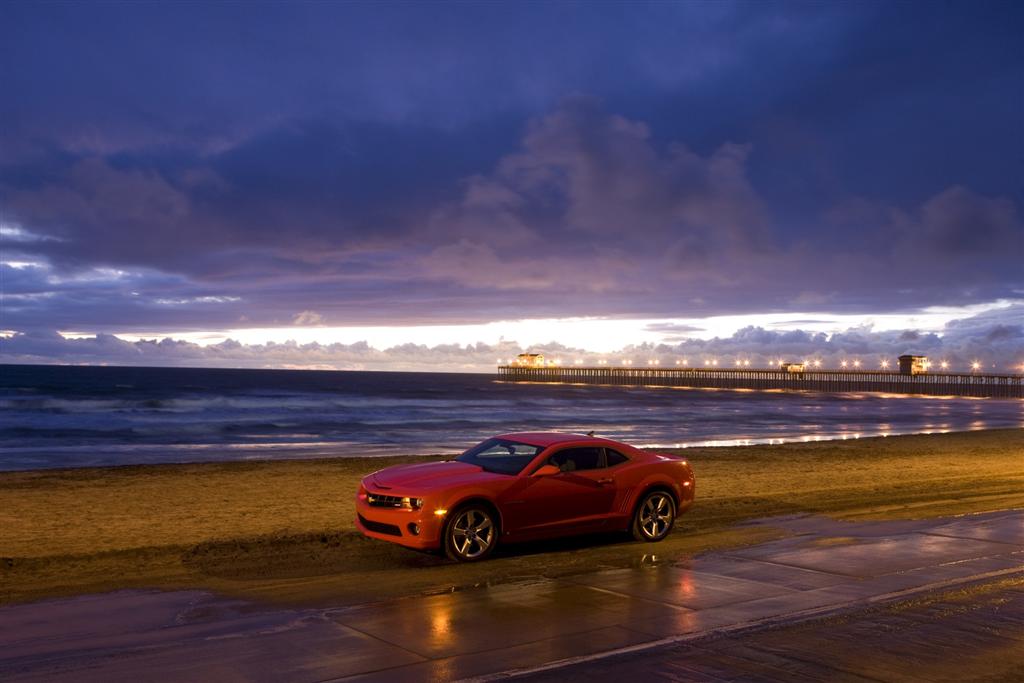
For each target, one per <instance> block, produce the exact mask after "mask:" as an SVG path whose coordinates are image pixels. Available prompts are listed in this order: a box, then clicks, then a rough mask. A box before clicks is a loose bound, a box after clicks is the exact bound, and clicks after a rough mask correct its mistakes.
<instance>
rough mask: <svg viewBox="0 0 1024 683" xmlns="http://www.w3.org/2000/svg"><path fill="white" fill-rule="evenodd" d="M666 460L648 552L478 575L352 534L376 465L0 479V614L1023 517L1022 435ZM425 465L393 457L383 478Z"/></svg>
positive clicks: (381, 582)
mask: <svg viewBox="0 0 1024 683" xmlns="http://www.w3.org/2000/svg"><path fill="white" fill-rule="evenodd" d="M681 452H682V453H683V454H685V455H686V457H687V458H689V459H690V461H691V463H692V464H693V467H694V470H695V472H696V476H697V502H696V503H695V505H694V508H693V509H692V510H691V511H690V512H688V513H686V514H685V515H683V516H682V517H680V519H679V521H678V523H677V529H676V531H675V532H674V533H673V534H671V535H670V537H669V538H668V539H666V540H665V541H663V542H662V543H659V544H657V545H655V546H650V545H643V544H636V543H631V542H628V541H627V540H626V539H624V538H622V537H620V536H607V537H606V536H596V537H581V538H574V539H567V540H560V541H552V542H545V543H538V544H528V545H524V546H507V548H506V549H505V551H504V552H502V553H501V554H500V556H498V557H496V558H494V559H493V560H490V561H488V562H486V563H482V564H479V565H454V564H451V563H449V562H448V561H446V560H444V559H442V558H440V557H438V556H435V555H429V554H423V553H417V552H415V551H409V550H406V549H403V548H399V547H397V546H394V545H392V544H387V543H383V542H379V541H372V540H369V539H365V538H363V537H362V536H360V535H359V534H358V533H357V532H356V531H355V529H354V525H353V523H352V518H353V517H354V511H353V510H354V507H353V504H352V496H353V495H354V491H355V487H356V485H357V483H358V480H359V479H360V478H361V477H362V476H364V475H365V474H368V473H369V472H371V471H373V470H376V469H379V468H380V467H381V465H382V463H381V459H380V458H359V457H354V458H353V457H350V458H326V459H310V460H279V461H244V462H237V461H235V462H216V463H202V464H160V465H123V466H116V467H100V468H68V469H62V470H57V469H47V470H34V471H21V472H2V473H0V529H2V530H3V531H2V532H0V604H7V603H15V602H25V601H32V600H37V599H41V598H46V597H56V596H67V595H76V594H80V593H86V592H102V591H108V590H117V589H119V588H201V589H208V590H214V591H217V592H221V593H225V594H230V595H239V596H247V597H252V598H256V599H261V600H267V601H271V602H291V603H309V602H316V603H318V604H322V603H324V602H327V603H329V604H337V605H348V604H356V603H357V602H360V601H362V602H365V601H366V600H367V599H368V597H372V599H383V598H387V597H398V596H403V595H414V594H422V593H425V592H437V591H449V590H453V589H456V588H459V587H466V586H473V585H478V584H481V583H504V582H509V581H518V580H526V579H531V578H536V577H541V576H543V577H552V576H564V575H568V574H573V573H579V572H582V571H592V570H594V569H595V568H614V567H626V566H637V565H641V564H644V563H651V562H654V563H661V562H671V561H673V560H676V559H680V558H683V557H689V556H692V555H694V554H697V553H700V552H705V551H707V550H711V549H721V548H726V547H735V546H738V545H747V544H751V543H758V542H762V541H765V540H768V539H770V538H773V537H777V536H778V535H779V534H781V533H782V532H780V531H779V530H777V529H772V528H771V527H770V526H764V525H758V526H751V525H744V524H743V523H744V522H750V521H753V520H761V519H765V518H770V517H773V516H778V515H792V514H821V515H828V516H831V517H835V518H839V519H907V518H915V517H917V518H920V517H934V516H946V515H950V514H967V513H971V512H981V511H990V510H997V509H1006V508H1014V507H1024V429H1008V430H989V431H973V432H957V433H950V434H933V435H908V436H890V437H871V438H868V437H865V438H861V439H856V440H847V441H842V440H836V441H819V442H814V441H812V442H810V443H789V444H782V445H752V446H738V447H705V448H686V449H681ZM428 459H433V458H432V457H431V456H405V457H401V456H394V457H388V460H387V464H398V463H399V462H418V461H423V460H428ZM53 510H62V511H63V512H64V516H62V517H61V518H59V519H58V518H56V517H55V515H53ZM652 557H653V558H654V559H652ZM412 569H415V570H416V571H410V570H412Z"/></svg>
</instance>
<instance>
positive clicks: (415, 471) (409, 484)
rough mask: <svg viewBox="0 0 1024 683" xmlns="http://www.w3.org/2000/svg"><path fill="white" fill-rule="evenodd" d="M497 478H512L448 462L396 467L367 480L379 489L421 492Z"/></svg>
mask: <svg viewBox="0 0 1024 683" xmlns="http://www.w3.org/2000/svg"><path fill="white" fill-rule="evenodd" d="M496 478H502V479H508V475H504V474H494V473H493V472H487V471H485V470H484V469H483V468H481V467H479V466H477V465H470V464H469V463H465V462H457V461H455V460H446V461H443V462H427V463H420V464H417V465H395V466H394V467H388V468H386V469H383V470H381V471H379V472H374V473H373V474H371V475H370V476H369V477H367V480H368V481H369V483H371V484H373V485H375V486H376V487H377V488H379V489H384V490H388V489H396V490H398V489H401V490H409V489H413V490H414V491H419V490H423V489H436V488H443V487H448V486H456V485H459V484H472V483H479V482H483V481H488V480H491V479H496Z"/></svg>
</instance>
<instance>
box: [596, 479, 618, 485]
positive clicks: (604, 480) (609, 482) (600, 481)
mask: <svg viewBox="0 0 1024 683" xmlns="http://www.w3.org/2000/svg"><path fill="white" fill-rule="evenodd" d="M597 483H598V484H601V485H602V486H607V485H608V484H614V483H615V480H614V479H598V480H597Z"/></svg>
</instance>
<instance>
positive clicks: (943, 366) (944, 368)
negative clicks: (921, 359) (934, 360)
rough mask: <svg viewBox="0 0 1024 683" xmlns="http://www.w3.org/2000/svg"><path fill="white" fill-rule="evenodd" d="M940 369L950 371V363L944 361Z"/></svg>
mask: <svg viewBox="0 0 1024 683" xmlns="http://www.w3.org/2000/svg"><path fill="white" fill-rule="evenodd" d="M939 367H940V368H942V369H943V370H948V369H949V361H945V360H944V361H942V362H941V363H939Z"/></svg>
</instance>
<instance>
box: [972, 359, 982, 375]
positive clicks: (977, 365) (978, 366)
mask: <svg viewBox="0 0 1024 683" xmlns="http://www.w3.org/2000/svg"><path fill="white" fill-rule="evenodd" d="M980 369H981V363H980V362H978V361H974V362H973V363H971V370H974V371H975V372H976V371H978V370H980Z"/></svg>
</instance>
